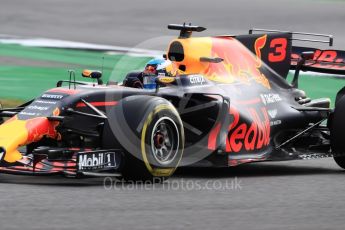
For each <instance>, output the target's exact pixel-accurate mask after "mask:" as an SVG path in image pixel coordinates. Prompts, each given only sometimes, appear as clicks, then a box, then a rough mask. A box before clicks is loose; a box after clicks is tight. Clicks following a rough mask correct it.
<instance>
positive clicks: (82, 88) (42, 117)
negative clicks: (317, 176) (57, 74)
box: [0, 24, 345, 180]
mask: <svg viewBox="0 0 345 230" xmlns="http://www.w3.org/2000/svg"><path fill="white" fill-rule="evenodd" d="M168 28H169V29H173V30H179V31H180V35H179V37H178V38H177V39H174V40H173V41H172V42H171V43H170V44H169V47H168V50H167V53H166V54H165V55H164V57H165V58H166V59H168V60H170V61H171V62H172V64H173V66H174V68H176V69H177V70H178V74H177V75H175V76H157V77H156V78H155V83H156V86H155V88H154V89H149V90H147V89H138V88H131V87H125V86H122V85H114V84H105V85H104V84H102V82H101V80H100V78H101V73H100V72H98V71H84V72H83V76H84V77H89V78H93V79H98V84H93V83H87V82H82V81H75V79H72V78H70V79H69V80H66V81H59V82H58V83H57V87H56V88H53V89H50V90H48V91H46V92H44V93H43V94H42V95H40V96H39V97H37V98H36V99H34V100H32V101H29V102H27V103H25V104H23V105H22V106H19V107H17V108H11V109H1V112H0V116H1V117H10V118H9V119H8V120H6V121H5V123H3V124H2V125H1V126H0V161H1V165H0V171H1V172H3V173H12V174H26V175H52V174H62V175H65V176H69V177H81V176H122V177H123V178H125V179H127V180H132V179H133V180H153V179H155V178H167V177H169V176H171V175H172V174H173V172H174V171H175V170H176V168H177V167H180V166H188V165H196V166H198V165H199V166H215V167H227V166H236V165H239V164H243V163H249V162H259V161H282V160H295V159H306V158H315V157H328V156H332V157H334V159H335V161H336V162H337V163H338V165H339V166H341V167H343V168H344V167H345V156H343V155H342V154H343V153H344V150H345V141H344V140H343V137H344V135H345V120H344V119H343V116H344V115H345V97H344V94H345V89H342V90H340V91H339V92H338V94H337V97H336V102H335V109H331V108H330V99H328V98H320V99H314V100H312V99H310V98H308V97H307V95H306V94H305V92H304V91H303V90H301V89H298V79H299V73H300V71H301V70H302V71H316V72H325V73H333V74H345V65H344V60H345V52H344V51H336V50H318V49H314V48H306V47H295V46H292V41H293V40H302V41H304V42H305V41H310V42H323V43H325V42H328V43H329V45H332V43H333V38H332V36H328V35H322V34H308V33H292V32H284V31H272V30H260V29H253V30H250V33H249V34H248V35H240V36H215V37H192V36H191V35H192V32H201V31H203V30H205V28H203V27H200V26H193V25H186V24H183V25H176V24H172V25H169V26H168ZM301 36H313V37H315V38H312V39H306V38H301ZM317 37H319V38H317ZM326 38H327V40H326ZM318 39H321V40H318ZM290 70H295V75H294V77H293V80H292V82H291V83H289V82H287V80H286V78H287V75H288V72H289V71H290ZM66 83H67V84H66ZM62 85H65V86H62Z"/></svg>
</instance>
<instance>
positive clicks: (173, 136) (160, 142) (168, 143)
mask: <svg viewBox="0 0 345 230" xmlns="http://www.w3.org/2000/svg"><path fill="white" fill-rule="evenodd" d="M179 144H180V143H179V131H178V128H177V125H176V123H175V122H174V121H173V120H172V119H171V118H169V117H162V118H160V119H159V120H158V121H157V122H156V123H155V125H154V126H153V130H152V135H151V151H152V155H153V157H154V159H155V160H156V161H157V162H158V163H159V164H161V165H169V164H170V163H171V162H173V161H174V159H175V158H176V155H177V153H178V151H179Z"/></svg>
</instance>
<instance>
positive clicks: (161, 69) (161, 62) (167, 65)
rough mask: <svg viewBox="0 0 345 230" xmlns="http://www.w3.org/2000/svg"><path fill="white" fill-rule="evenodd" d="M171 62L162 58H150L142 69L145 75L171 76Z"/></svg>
mask: <svg viewBox="0 0 345 230" xmlns="http://www.w3.org/2000/svg"><path fill="white" fill-rule="evenodd" d="M171 71H172V64H171V61H169V60H165V59H163V58H154V59H152V60H150V61H149V62H148V63H147V64H146V66H145V69H144V71H143V73H144V74H145V75H155V76H158V75H161V74H162V75H164V76H171V75H172V74H171Z"/></svg>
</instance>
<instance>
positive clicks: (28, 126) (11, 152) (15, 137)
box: [0, 117, 57, 163]
mask: <svg viewBox="0 0 345 230" xmlns="http://www.w3.org/2000/svg"><path fill="white" fill-rule="evenodd" d="M56 126H57V123H55V122H50V121H48V119H47V118H46V117H37V118H33V119H29V120H18V118H17V117H13V118H11V119H10V120H8V121H6V122H5V123H4V124H2V125H1V126H0V152H1V151H2V152H3V153H2V155H4V156H3V157H2V159H3V160H4V161H6V162H8V163H14V162H16V161H18V160H20V159H21V158H22V154H21V153H20V152H19V151H18V150H17V149H18V148H19V147H20V146H24V145H27V144H29V143H32V142H37V141H39V140H41V139H42V138H43V137H44V136H48V137H50V138H55V137H56V136H57V132H56V130H55V127H56Z"/></svg>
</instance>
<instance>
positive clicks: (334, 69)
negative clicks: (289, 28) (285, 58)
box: [291, 46, 345, 75]
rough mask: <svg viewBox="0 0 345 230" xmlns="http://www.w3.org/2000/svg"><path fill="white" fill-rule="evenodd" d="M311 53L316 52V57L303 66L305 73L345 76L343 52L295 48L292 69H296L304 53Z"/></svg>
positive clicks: (344, 54) (293, 49)
mask: <svg viewBox="0 0 345 230" xmlns="http://www.w3.org/2000/svg"><path fill="white" fill-rule="evenodd" d="M310 51H312V52H314V57H313V58H312V59H311V60H306V61H305V63H304V64H303V66H302V70H303V71H312V72H319V73H328V74H337V75H345V51H342V50H331V49H330V50H320V49H315V48H307V47H299V46H293V47H292V54H291V69H296V67H297V63H298V61H299V60H300V58H301V55H302V53H304V52H310Z"/></svg>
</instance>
